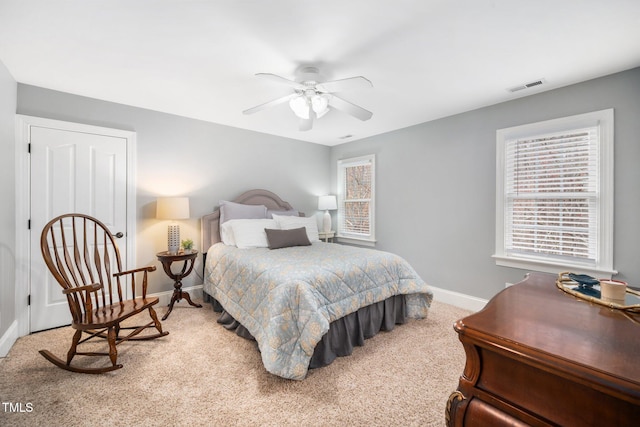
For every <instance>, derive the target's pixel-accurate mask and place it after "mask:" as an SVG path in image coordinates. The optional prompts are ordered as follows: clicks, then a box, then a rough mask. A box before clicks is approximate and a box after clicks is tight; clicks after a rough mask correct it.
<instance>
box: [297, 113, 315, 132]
mask: <svg viewBox="0 0 640 427" xmlns="http://www.w3.org/2000/svg"><path fill="white" fill-rule="evenodd" d="M315 118H316V113H315V111H313V110H312V109H311V108H309V118H308V119H300V123H299V125H298V130H299V131H302V132H304V131H308V130H311V128H312V127H313V119H315Z"/></svg>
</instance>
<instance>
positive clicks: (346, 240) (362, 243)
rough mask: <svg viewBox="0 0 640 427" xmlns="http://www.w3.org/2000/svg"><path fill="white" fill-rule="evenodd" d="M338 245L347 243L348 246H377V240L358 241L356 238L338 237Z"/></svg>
mask: <svg viewBox="0 0 640 427" xmlns="http://www.w3.org/2000/svg"><path fill="white" fill-rule="evenodd" d="M336 237H337V240H338V243H346V244H347V245H359V246H371V247H374V246H375V245H376V242H377V240H369V239H356V238H355V237H345V236H336Z"/></svg>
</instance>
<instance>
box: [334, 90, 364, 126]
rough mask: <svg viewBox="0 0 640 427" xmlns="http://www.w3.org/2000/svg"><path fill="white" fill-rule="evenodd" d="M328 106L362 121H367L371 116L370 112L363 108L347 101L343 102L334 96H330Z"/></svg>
mask: <svg viewBox="0 0 640 427" xmlns="http://www.w3.org/2000/svg"><path fill="white" fill-rule="evenodd" d="M329 105H331V106H332V107H333V108H335V109H337V110H340V111H343V112H345V113H347V114H351V115H352V116H353V117H355V118H357V119H360V120H362V121H364V120H369V119H370V118H371V117H372V116H373V113H372V112H371V111H368V110H365V109H364V108H362V107H359V106H357V105H355V104H352V103H350V102H349V101H345V100H344V99H342V98H339V97H337V96H335V95H333V96H331V99H330V100H329Z"/></svg>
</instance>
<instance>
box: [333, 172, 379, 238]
mask: <svg viewBox="0 0 640 427" xmlns="http://www.w3.org/2000/svg"><path fill="white" fill-rule="evenodd" d="M341 167H342V177H343V179H342V180H341V181H342V182H341V184H342V186H343V188H342V195H343V197H342V198H341V205H342V206H340V210H341V212H342V215H341V217H340V230H341V232H343V233H349V234H356V235H360V236H370V235H371V196H372V173H371V171H372V162H371V161H370V160H363V161H358V162H352V163H347V164H343V165H341Z"/></svg>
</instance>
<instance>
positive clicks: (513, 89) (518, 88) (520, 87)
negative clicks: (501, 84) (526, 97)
mask: <svg viewBox="0 0 640 427" xmlns="http://www.w3.org/2000/svg"><path fill="white" fill-rule="evenodd" d="M546 82H547V81H546V80H545V79H539V80H534V81H532V82H529V83H525V84H522V85H518V86H514V87H510V88H509V89H507V90H508V91H509V92H511V93H513V92H518V91H521V90H524V89H530V88H532V87H536V86H540V85H542V84H545V83H546Z"/></svg>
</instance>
